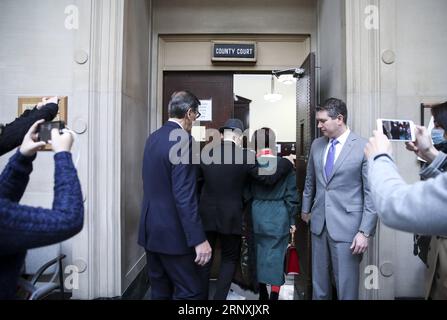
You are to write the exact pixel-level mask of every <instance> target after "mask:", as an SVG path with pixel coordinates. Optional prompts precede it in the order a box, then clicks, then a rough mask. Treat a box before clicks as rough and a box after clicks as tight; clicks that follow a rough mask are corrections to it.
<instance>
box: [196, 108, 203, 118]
mask: <svg viewBox="0 0 447 320" xmlns="http://www.w3.org/2000/svg"><path fill="white" fill-rule="evenodd" d="M201 115H202V114H201V113H200V112H199V110H197V111H196V120H197V119H199V118H200V116H201Z"/></svg>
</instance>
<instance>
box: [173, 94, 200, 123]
mask: <svg viewBox="0 0 447 320" xmlns="http://www.w3.org/2000/svg"><path fill="white" fill-rule="evenodd" d="M199 106H200V101H199V99H198V98H197V97H196V96H195V95H194V94H192V93H191V92H189V91H187V90H183V91H178V92H174V93H173V94H172V96H171V101H169V106H168V108H169V117H171V118H176V119H183V118H184V117H185V115H186V113H187V112H188V110H189V109H192V110H193V111H197V109H198V108H199Z"/></svg>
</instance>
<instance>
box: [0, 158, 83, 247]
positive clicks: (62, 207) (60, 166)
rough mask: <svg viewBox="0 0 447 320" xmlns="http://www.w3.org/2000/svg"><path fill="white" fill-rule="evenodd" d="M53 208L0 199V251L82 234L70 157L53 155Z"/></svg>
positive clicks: (80, 206)
mask: <svg viewBox="0 0 447 320" xmlns="http://www.w3.org/2000/svg"><path fill="white" fill-rule="evenodd" d="M54 158H55V165H56V167H55V186H54V202H53V208H52V209H51V210H50V209H43V208H35V207H29V206H22V205H19V204H17V203H15V202H12V201H9V200H7V199H0V252H1V254H3V255H5V254H13V253H16V252H18V251H22V250H26V249H32V248H37V247H41V246H46V245H50V244H54V243H58V242H61V241H64V240H66V239H68V238H70V237H72V236H74V235H75V234H77V233H78V232H80V231H81V229H82V226H83V222H84V205H83V199H82V192H81V186H80V183H79V179H78V176H77V173H76V169H75V168H74V165H73V161H72V158H71V154H70V153H68V152H60V153H57V154H56V155H55V156H54Z"/></svg>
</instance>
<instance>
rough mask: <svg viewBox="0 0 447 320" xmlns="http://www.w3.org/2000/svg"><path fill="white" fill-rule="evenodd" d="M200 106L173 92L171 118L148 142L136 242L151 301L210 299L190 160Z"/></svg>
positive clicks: (205, 247) (189, 97)
mask: <svg viewBox="0 0 447 320" xmlns="http://www.w3.org/2000/svg"><path fill="white" fill-rule="evenodd" d="M199 105H200V102H199V100H198V99H197V98H196V97H195V96H194V95H193V94H191V93H190V92H186V91H182V92H178V93H175V94H174V95H173V96H172V99H171V101H170V103H169V114H170V117H171V119H170V120H169V121H168V122H167V123H166V124H165V125H164V126H163V127H162V128H160V129H159V130H157V131H156V132H154V133H153V134H152V135H151V136H150V137H149V138H148V140H147V142H146V148H145V151H144V164H143V184H144V199H143V207H142V211H141V222H140V232H139V241H138V243H139V244H140V245H141V246H143V247H144V248H145V249H146V253H147V263H148V270H149V278H150V282H151V286H152V289H151V290H152V291H151V293H152V299H153V300H161V299H175V300H199V299H205V298H206V297H205V296H204V292H203V290H202V285H201V281H200V277H199V273H198V268H199V266H203V265H204V264H205V263H207V262H208V261H209V260H210V258H211V247H210V245H209V243H208V241H207V240H206V236H205V233H204V230H203V227H202V222H201V219H200V217H199V214H198V211H197V194H196V178H197V172H196V168H195V167H194V166H193V165H192V164H191V162H189V161H188V160H191V159H190V158H191V157H190V155H191V148H190V144H191V140H192V138H191V136H190V134H189V132H190V131H191V128H192V123H193V122H194V121H195V120H196V118H198V116H199V115H200V113H199V112H198V110H197V108H198V106H199ZM180 136H183V139H180V141H183V142H181V143H180V144H181V145H180V147H181V148H178V146H179V140H178V138H177V137H180ZM185 136H186V139H185ZM173 137H174V138H173ZM171 140H174V141H171ZM185 141H186V142H185ZM184 147H186V148H184ZM188 147H189V148H188ZM177 150H178V151H179V152H177ZM185 155H186V161H185ZM194 249H195V252H194Z"/></svg>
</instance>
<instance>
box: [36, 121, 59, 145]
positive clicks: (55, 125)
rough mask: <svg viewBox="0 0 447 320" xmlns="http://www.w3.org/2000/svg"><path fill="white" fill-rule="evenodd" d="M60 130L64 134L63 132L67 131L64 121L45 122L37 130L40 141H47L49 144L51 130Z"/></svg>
mask: <svg viewBox="0 0 447 320" xmlns="http://www.w3.org/2000/svg"><path fill="white" fill-rule="evenodd" d="M53 129H58V130H59V133H61V134H62V130H63V129H65V123H64V122H63V121H53V122H44V123H42V124H40V125H39V127H38V129H37V133H38V134H39V135H38V137H39V138H38V139H39V141H45V142H46V143H48V141H49V140H51V130H53Z"/></svg>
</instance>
